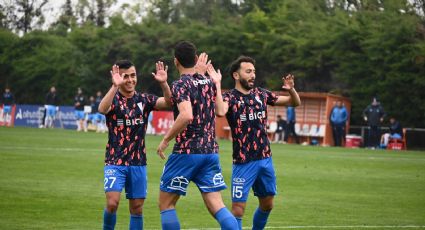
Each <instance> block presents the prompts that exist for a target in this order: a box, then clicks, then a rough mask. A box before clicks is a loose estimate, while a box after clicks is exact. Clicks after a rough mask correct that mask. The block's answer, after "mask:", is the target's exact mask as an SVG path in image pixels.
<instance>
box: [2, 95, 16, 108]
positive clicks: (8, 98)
mask: <svg viewBox="0 0 425 230" xmlns="http://www.w3.org/2000/svg"><path fill="white" fill-rule="evenodd" d="M2 103H3V104H4V105H13V104H15V98H14V97H13V94H12V93H11V92H8V93H6V92H4V93H3V98H2Z"/></svg>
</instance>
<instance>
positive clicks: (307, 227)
mask: <svg viewBox="0 0 425 230" xmlns="http://www.w3.org/2000/svg"><path fill="white" fill-rule="evenodd" d="M311 228H317V229H341V228H353V229H362V228H367V229H372V228H381V229H382V228H396V229H400V228H425V225H423V226H421V225H347V226H333V225H328V226H316V225H307V226H280V227H265V229H311ZM242 229H252V227H243V228H242ZM146 230H160V229H157V228H151V229H146ZM181 230H220V228H185V229H181Z"/></svg>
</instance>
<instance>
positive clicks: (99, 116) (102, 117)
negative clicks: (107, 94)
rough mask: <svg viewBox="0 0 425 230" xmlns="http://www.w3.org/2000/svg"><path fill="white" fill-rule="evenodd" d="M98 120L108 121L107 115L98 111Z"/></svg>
mask: <svg viewBox="0 0 425 230" xmlns="http://www.w3.org/2000/svg"><path fill="white" fill-rule="evenodd" d="M95 119H96V120H97V121H106V117H105V115H103V114H101V113H96V118H95Z"/></svg>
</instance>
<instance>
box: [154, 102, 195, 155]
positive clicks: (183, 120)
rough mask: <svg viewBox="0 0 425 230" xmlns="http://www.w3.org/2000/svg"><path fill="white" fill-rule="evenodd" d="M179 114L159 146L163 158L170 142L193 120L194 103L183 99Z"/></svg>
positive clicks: (159, 153) (159, 152) (158, 151)
mask: <svg viewBox="0 0 425 230" xmlns="http://www.w3.org/2000/svg"><path fill="white" fill-rule="evenodd" d="M178 109H179V115H178V116H177V118H176V120H175V121H174V124H173V126H172V127H171V129H169V130H168V132H167V133H166V134H165V135H164V138H163V139H162V141H161V143H160V144H159V146H158V149H157V153H158V155H159V156H160V157H161V158H162V159H165V155H164V151H165V149H166V148H167V147H168V143H169V142H170V141H171V140H172V139H173V138H175V137H176V136H177V134H179V133H180V132H182V131H183V130H184V129H185V128H186V127H187V125H188V124H189V123H190V122H191V121H192V120H193V114H192V104H191V103H190V101H183V102H180V103H179V104H178Z"/></svg>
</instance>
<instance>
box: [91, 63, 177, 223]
mask: <svg viewBox="0 0 425 230" xmlns="http://www.w3.org/2000/svg"><path fill="white" fill-rule="evenodd" d="M152 74H153V76H154V78H155V80H156V81H158V82H159V84H160V86H161V89H162V91H163V94H164V97H160V98H158V97H157V96H155V95H151V94H145V93H139V92H137V91H136V90H135V87H136V84H137V74H136V68H135V67H134V65H133V63H131V62H130V61H128V60H120V61H117V62H116V63H115V65H113V67H112V71H111V75H112V83H113V85H112V87H111V88H110V89H109V91H108V92H107V93H106V95H105V96H104V97H103V99H102V101H101V102H100V104H99V112H100V113H102V114H105V115H106V123H107V126H108V130H109V133H108V138H109V139H108V144H107V145H106V153H105V167H104V187H105V195H106V209H105V210H104V213H103V229H114V227H115V223H116V211H117V209H118V205H119V201H120V194H121V191H122V189H123V187H125V192H126V198H127V199H128V200H129V209H130V227H129V229H130V230H133V229H143V215H142V208H143V203H144V200H145V198H146V193H147V174H146V149H145V132H146V125H147V120H148V115H149V113H150V112H151V111H152V110H154V109H158V110H162V109H166V108H171V102H170V96H171V91H170V87H169V86H168V84H167V67H165V68H164V64H163V63H162V62H157V63H156V73H152Z"/></svg>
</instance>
